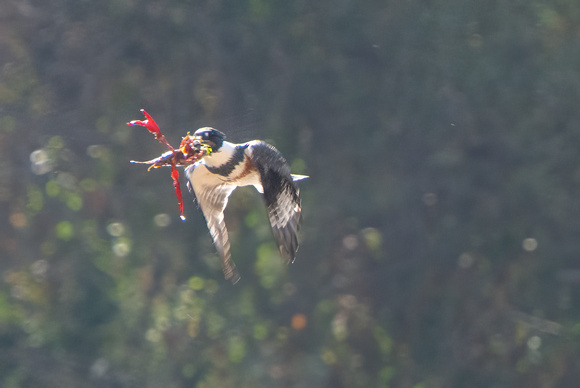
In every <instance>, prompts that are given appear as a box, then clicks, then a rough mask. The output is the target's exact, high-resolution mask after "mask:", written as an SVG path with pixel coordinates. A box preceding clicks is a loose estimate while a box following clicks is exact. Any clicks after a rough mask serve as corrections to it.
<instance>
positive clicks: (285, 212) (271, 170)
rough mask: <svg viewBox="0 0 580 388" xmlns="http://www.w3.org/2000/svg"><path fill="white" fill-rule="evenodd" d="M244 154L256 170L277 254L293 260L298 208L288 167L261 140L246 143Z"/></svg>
mask: <svg viewBox="0 0 580 388" xmlns="http://www.w3.org/2000/svg"><path fill="white" fill-rule="evenodd" d="M246 154H247V156H248V157H249V158H250V159H251V161H252V162H253V163H254V166H255V167H256V168H257V170H258V172H259V173H260V180H261V183H262V187H263V190H264V201H265V203H266V208H267V210H268V217H269V219H270V225H271V226H272V232H273V233H274V238H275V239H276V242H277V243H278V247H279V248H280V253H281V254H282V257H284V258H285V259H286V260H288V261H289V262H293V261H294V258H295V257H296V251H297V250H298V225H299V223H300V213H301V211H302V208H301V207H300V197H299V190H298V188H297V187H296V185H295V184H294V182H293V179H292V175H291V174H290V166H289V165H288V163H287V162H286V160H285V159H284V157H283V156H282V154H281V153H280V152H279V151H278V150H277V149H275V148H274V147H272V146H271V145H269V144H267V143H265V142H262V141H253V142H250V146H249V147H248V148H247V149H246Z"/></svg>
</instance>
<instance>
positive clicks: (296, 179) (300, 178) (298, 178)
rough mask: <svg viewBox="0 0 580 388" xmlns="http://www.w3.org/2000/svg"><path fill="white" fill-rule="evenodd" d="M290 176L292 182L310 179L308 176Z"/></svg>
mask: <svg viewBox="0 0 580 388" xmlns="http://www.w3.org/2000/svg"><path fill="white" fill-rule="evenodd" d="M291 175H292V180H293V181H294V182H297V181H301V180H303V179H306V178H310V177H309V176H308V175H298V174H291Z"/></svg>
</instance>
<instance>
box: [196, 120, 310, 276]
mask: <svg viewBox="0 0 580 388" xmlns="http://www.w3.org/2000/svg"><path fill="white" fill-rule="evenodd" d="M225 137H226V136H225V135H224V134H223V133H222V132H220V131H218V130H216V129H214V128H210V127H205V128H200V129H198V130H197V131H196V132H195V134H194V135H193V138H194V139H196V140H199V142H200V143H201V144H202V145H203V146H204V147H207V148H208V149H209V150H210V152H207V153H204V154H203V157H202V158H201V159H200V160H198V161H196V162H195V163H193V164H191V165H189V166H188V167H187V168H186V169H185V174H186V176H187V178H188V182H187V187H188V189H189V191H190V192H192V193H193V194H194V195H195V197H196V199H197V202H198V204H199V206H200V208H201V210H202V212H203V215H204V217H205V220H206V222H207V226H208V229H209V232H210V234H211V236H212V238H213V242H214V245H215V247H216V249H217V251H218V254H219V255H220V257H221V259H222V262H223V264H222V266H223V271H224V275H225V277H226V278H227V279H230V280H231V281H232V282H233V283H236V282H237V281H238V280H239V279H240V275H239V274H238V272H237V270H236V267H235V264H234V263H233V261H232V259H231V254H230V243H229V239H228V231H227V228H226V225H225V222H224V209H225V208H226V206H227V204H228V198H229V196H230V195H231V194H232V192H233V191H234V190H235V189H236V188H237V187H240V186H254V187H255V188H256V189H257V190H258V191H259V192H260V193H262V194H263V198H264V203H265V205H266V209H267V213H268V218H269V220H270V225H271V227H272V232H273V234H274V238H275V240H276V243H277V245H278V248H279V249H280V254H281V256H282V257H283V258H284V259H285V260H286V261H287V262H288V263H291V262H294V259H295V257H296V251H297V250H298V227H299V223H300V219H301V212H302V208H301V205H300V196H299V190H298V188H297V187H296V184H295V183H294V182H295V181H299V180H302V179H305V178H308V177H307V176H305V175H295V174H291V173H290V166H289V165H288V163H287V162H286V160H285V159H284V157H283V156H282V154H281V153H280V152H279V151H278V150H277V149H276V148H274V147H273V146H271V145H270V144H267V143H266V142H264V141H261V140H252V141H249V142H247V143H242V144H234V143H230V142H228V141H226V140H225Z"/></svg>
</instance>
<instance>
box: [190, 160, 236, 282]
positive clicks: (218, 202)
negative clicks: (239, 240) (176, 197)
mask: <svg viewBox="0 0 580 388" xmlns="http://www.w3.org/2000/svg"><path fill="white" fill-rule="evenodd" d="M185 172H186V176H187V177H188V178H189V181H188V182H187V187H188V188H189V190H190V191H192V192H193V193H194V195H195V197H196V199H197V202H198V203H199V206H200V207H201V210H202V212H203V215H204V217H205V220H206V222H207V227H208V229H209V232H210V234H211V236H212V238H213V242H214V245H215V247H216V249H217V251H218V253H219V255H220V256H221V258H222V260H223V264H222V265H223V271H224V275H225V277H226V279H230V280H231V281H232V283H236V282H237V281H238V280H240V275H239V274H238V271H237V270H236V266H235V264H234V262H233V261H232V259H231V253H230V241H229V239H228V231H227V229H226V224H225V222H224V209H225V208H226V205H227V204H228V197H229V196H230V194H231V193H232V191H234V189H235V188H236V186H234V185H232V184H228V183H226V182H224V181H222V180H221V179H219V178H218V177H217V176H216V175H215V174H212V173H210V172H209V171H208V170H207V168H206V167H205V165H204V164H201V163H195V164H193V165H191V166H190V167H188V168H187V169H186V170H185Z"/></svg>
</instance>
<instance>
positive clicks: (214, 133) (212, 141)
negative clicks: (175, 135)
mask: <svg viewBox="0 0 580 388" xmlns="http://www.w3.org/2000/svg"><path fill="white" fill-rule="evenodd" d="M193 136H194V139H198V140H199V141H200V142H201V143H202V144H205V145H207V146H209V147H211V150H212V152H217V151H219V149H220V148H221V146H222V144H223V142H224V139H225V138H226V135H225V134H223V133H222V132H220V131H218V130H217V129H214V128H211V127H204V128H200V129H198V130H197V131H195V133H194V134H193Z"/></svg>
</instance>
